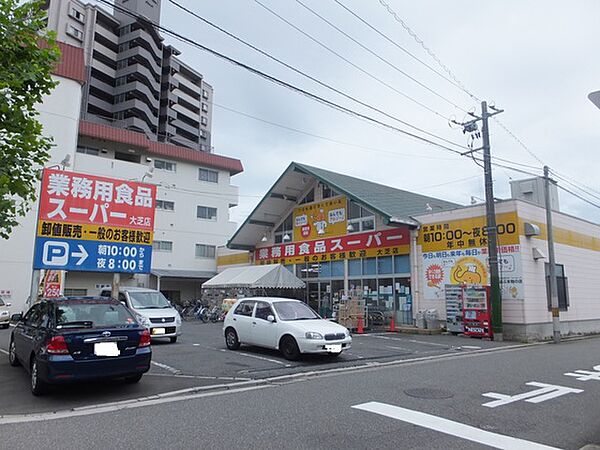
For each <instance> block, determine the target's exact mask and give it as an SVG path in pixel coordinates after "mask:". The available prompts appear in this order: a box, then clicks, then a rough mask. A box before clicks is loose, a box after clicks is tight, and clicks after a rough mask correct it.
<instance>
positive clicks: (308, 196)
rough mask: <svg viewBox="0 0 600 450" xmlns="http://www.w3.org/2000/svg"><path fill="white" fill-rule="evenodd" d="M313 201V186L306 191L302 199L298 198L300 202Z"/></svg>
mask: <svg viewBox="0 0 600 450" xmlns="http://www.w3.org/2000/svg"><path fill="white" fill-rule="evenodd" d="M314 201H315V190H314V188H313V189H311V190H310V191H308V193H307V194H306V195H305V196H304V198H303V199H302V200H300V204H301V205H303V204H304V203H310V202H314Z"/></svg>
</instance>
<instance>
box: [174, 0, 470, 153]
mask: <svg viewBox="0 0 600 450" xmlns="http://www.w3.org/2000/svg"><path fill="white" fill-rule="evenodd" d="M169 2H170V3H172V4H173V5H174V6H176V7H177V8H179V9H181V10H182V11H184V12H186V13H187V14H190V15H191V16H193V17H195V18H196V19H198V20H200V21H202V22H203V23H205V24H206V25H209V26H210V27H212V28H214V29H216V30H218V31H220V32H221V33H223V34H225V35H227V36H229V37H230V38H232V39H234V40H236V41H237V42H239V43H241V44H243V45H245V46H246V47H248V48H251V49H252V50H254V51H256V52H257V53H260V54H261V55H263V56H265V57H267V58H269V59H271V60H272V61H275V62H276V63H278V64H280V65H282V66H284V67H285V68H287V69H289V70H291V71H293V72H295V73H297V74H299V75H301V76H303V77H305V78H308V79H309V80H311V81H313V82H315V83H317V84H318V85H320V86H322V87H325V88H326V89H329V90H331V91H332V92H335V93H336V94H339V95H341V96H343V97H345V98H347V99H349V100H351V101H353V102H355V103H358V104H359V105H361V106H364V107H366V108H368V109H370V110H372V111H375V112H377V113H379V114H381V115H383V116H385V117H388V118H390V119H392V120H394V121H397V122H398V123H401V124H403V125H405V126H408V127H410V128H412V129H413V130H416V131H419V132H421V133H423V134H426V135H428V136H431V137H433V138H436V139H439V140H441V141H442V142H446V143H447V144H450V145H455V146H457V147H461V148H463V146H462V145H461V144H459V143H457V142H453V141H450V140H448V139H445V138H443V137H441V136H439V135H437V134H434V133H431V132H430V131H427V130H425V129H423V128H420V127H417V126H415V125H413V124H411V123H409V122H406V121H404V120H401V119H399V118H397V117H395V116H393V115H391V114H389V113H387V112H385V111H383V110H381V109H380V108H377V107H374V106H373V105H371V104H369V103H366V102H364V101H362V100H359V99H357V98H356V97H354V96H351V95H349V94H348V93H346V92H343V91H341V90H340V89H337V88H335V87H333V86H331V85H330V84H327V83H325V82H323V81H321V80H319V79H317V78H316V77H314V76H311V75H309V74H307V73H306V72H304V71H302V70H300V69H298V68H297V67H294V66H292V65H291V64H289V63H286V62H285V61H283V60H281V59H279V58H276V57H275V56H273V55H271V54H270V53H268V52H266V51H264V50H262V49H260V48H259V47H257V46H255V45H253V44H251V43H249V42H247V41H245V40H244V39H242V38H240V37H238V36H236V35H235V34H233V33H231V32H229V31H227V30H225V29H224V28H223V27H220V26H218V25H216V24H215V23H213V22H211V21H210V20H208V19H206V18H204V17H202V16H201V15H200V14H198V13H196V12H194V11H192V10H190V9H189V8H187V7H185V6H184V5H182V4H180V3H178V2H177V1H175V0H169Z"/></svg>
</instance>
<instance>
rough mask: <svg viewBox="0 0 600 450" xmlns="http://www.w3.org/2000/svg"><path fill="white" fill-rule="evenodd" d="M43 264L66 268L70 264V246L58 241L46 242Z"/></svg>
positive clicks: (43, 251)
mask: <svg viewBox="0 0 600 450" xmlns="http://www.w3.org/2000/svg"><path fill="white" fill-rule="evenodd" d="M42 262H43V263H44V265H47V266H66V265H67V264H69V244H68V243H67V242H57V241H46V242H44V247H43V249H42Z"/></svg>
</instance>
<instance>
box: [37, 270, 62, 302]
mask: <svg viewBox="0 0 600 450" xmlns="http://www.w3.org/2000/svg"><path fill="white" fill-rule="evenodd" d="M61 285H62V271H60V270H46V271H45V272H44V278H43V279H42V295H43V296H44V297H45V298H57V297H60V296H61V291H62V289H61Z"/></svg>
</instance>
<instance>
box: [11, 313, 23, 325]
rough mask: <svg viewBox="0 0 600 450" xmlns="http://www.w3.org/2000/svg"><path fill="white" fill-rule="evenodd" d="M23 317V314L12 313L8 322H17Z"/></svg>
mask: <svg viewBox="0 0 600 450" xmlns="http://www.w3.org/2000/svg"><path fill="white" fill-rule="evenodd" d="M22 319H23V314H21V313H19V314H13V315H12V316H10V322H11V323H17V322H20V321H21V320H22Z"/></svg>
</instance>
